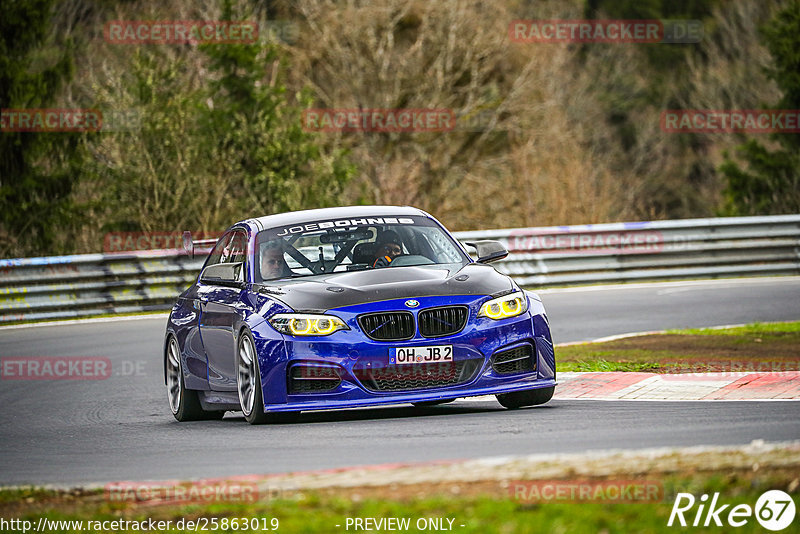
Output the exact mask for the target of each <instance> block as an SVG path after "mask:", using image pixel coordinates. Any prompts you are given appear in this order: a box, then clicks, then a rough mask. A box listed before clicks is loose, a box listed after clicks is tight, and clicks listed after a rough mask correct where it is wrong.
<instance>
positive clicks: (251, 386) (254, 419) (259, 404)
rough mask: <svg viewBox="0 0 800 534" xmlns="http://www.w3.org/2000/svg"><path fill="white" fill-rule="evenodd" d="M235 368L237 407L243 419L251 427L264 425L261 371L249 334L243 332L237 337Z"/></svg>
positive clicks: (265, 417)
mask: <svg viewBox="0 0 800 534" xmlns="http://www.w3.org/2000/svg"><path fill="white" fill-rule="evenodd" d="M236 367H237V369H238V372H237V373H236V389H237V390H238V391H239V405H240V406H241V407H242V413H243V414H244V418H245V419H246V420H247V422H248V423H250V424H251V425H260V424H263V423H266V422H267V414H266V413H265V412H264V397H263V394H262V393H261V371H260V370H259V366H258V356H256V347H255V344H254V343H253V336H252V335H251V334H250V332H247V331H244V332H242V335H241V336H239V344H238V350H237V351H236Z"/></svg>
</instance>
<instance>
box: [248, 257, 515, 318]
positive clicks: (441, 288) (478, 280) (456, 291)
mask: <svg viewBox="0 0 800 534" xmlns="http://www.w3.org/2000/svg"><path fill="white" fill-rule="evenodd" d="M459 267H461V266H460V265H457V266H443V265H442V266H436V267H433V266H425V267H396V268H385V269H367V270H364V271H352V272H344V273H331V274H329V275H320V276H314V277H309V278H308V279H304V280H291V281H286V282H282V283H275V284H269V285H264V286H260V288H261V290H262V293H266V294H267V295H269V296H270V297H271V298H274V299H276V300H280V301H281V302H283V303H284V304H286V305H287V306H290V307H291V308H293V309H294V310H296V311H317V312H321V311H327V310H331V309H333V308H342V307H345V306H353V305H356V304H363V303H366V302H375V301H381V300H391V299H402V298H415V297H431V296H447V295H494V294H498V293H504V292H508V291H511V290H512V289H514V287H515V286H514V284H513V282H512V281H511V279H510V278H509V277H508V276H506V275H504V274H500V273H498V272H497V271H495V270H494V268H493V267H491V266H489V265H484V264H480V263H470V264H468V265H466V266H464V267H463V268H460V269H459Z"/></svg>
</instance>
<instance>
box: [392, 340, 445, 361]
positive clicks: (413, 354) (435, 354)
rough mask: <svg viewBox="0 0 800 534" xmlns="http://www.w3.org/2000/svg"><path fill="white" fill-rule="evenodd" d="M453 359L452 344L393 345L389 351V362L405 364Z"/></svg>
mask: <svg viewBox="0 0 800 534" xmlns="http://www.w3.org/2000/svg"><path fill="white" fill-rule="evenodd" d="M452 361H453V346H452V345H434V346H427V347H393V348H392V349H391V350H390V351H389V363H393V364H396V365H405V364H412V363H439V362H452Z"/></svg>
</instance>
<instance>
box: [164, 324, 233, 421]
mask: <svg viewBox="0 0 800 534" xmlns="http://www.w3.org/2000/svg"><path fill="white" fill-rule="evenodd" d="M166 360H167V399H168V400H169V407H170V410H172V415H174V416H175V419H177V420H178V421H202V420H207V419H222V416H224V415H225V412H224V411H213V412H212V411H206V410H204V409H203V406H202V405H201V404H200V399H199V398H198V396H197V391H195V390H193V389H186V384H185V383H184V381H183V363H182V360H181V351H180V348H178V340H177V339H175V337H174V336H170V338H169V342H168V343H167V355H166Z"/></svg>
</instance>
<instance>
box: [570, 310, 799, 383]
mask: <svg viewBox="0 0 800 534" xmlns="http://www.w3.org/2000/svg"><path fill="white" fill-rule="evenodd" d="M556 362H557V364H558V370H559V371H640V372H651V373H706V372H779V371H798V370H800V321H794V322H786V323H768V324H765V323H754V324H750V325H746V326H741V327H733V328H723V329H712V328H701V329H691V330H670V331H667V332H666V333H664V334H652V335H645V336H637V337H629V338H624V339H618V340H615V341H606V342H602V343H582V344H577V345H567V346H563V347H559V348H558V349H557V351H556Z"/></svg>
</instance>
